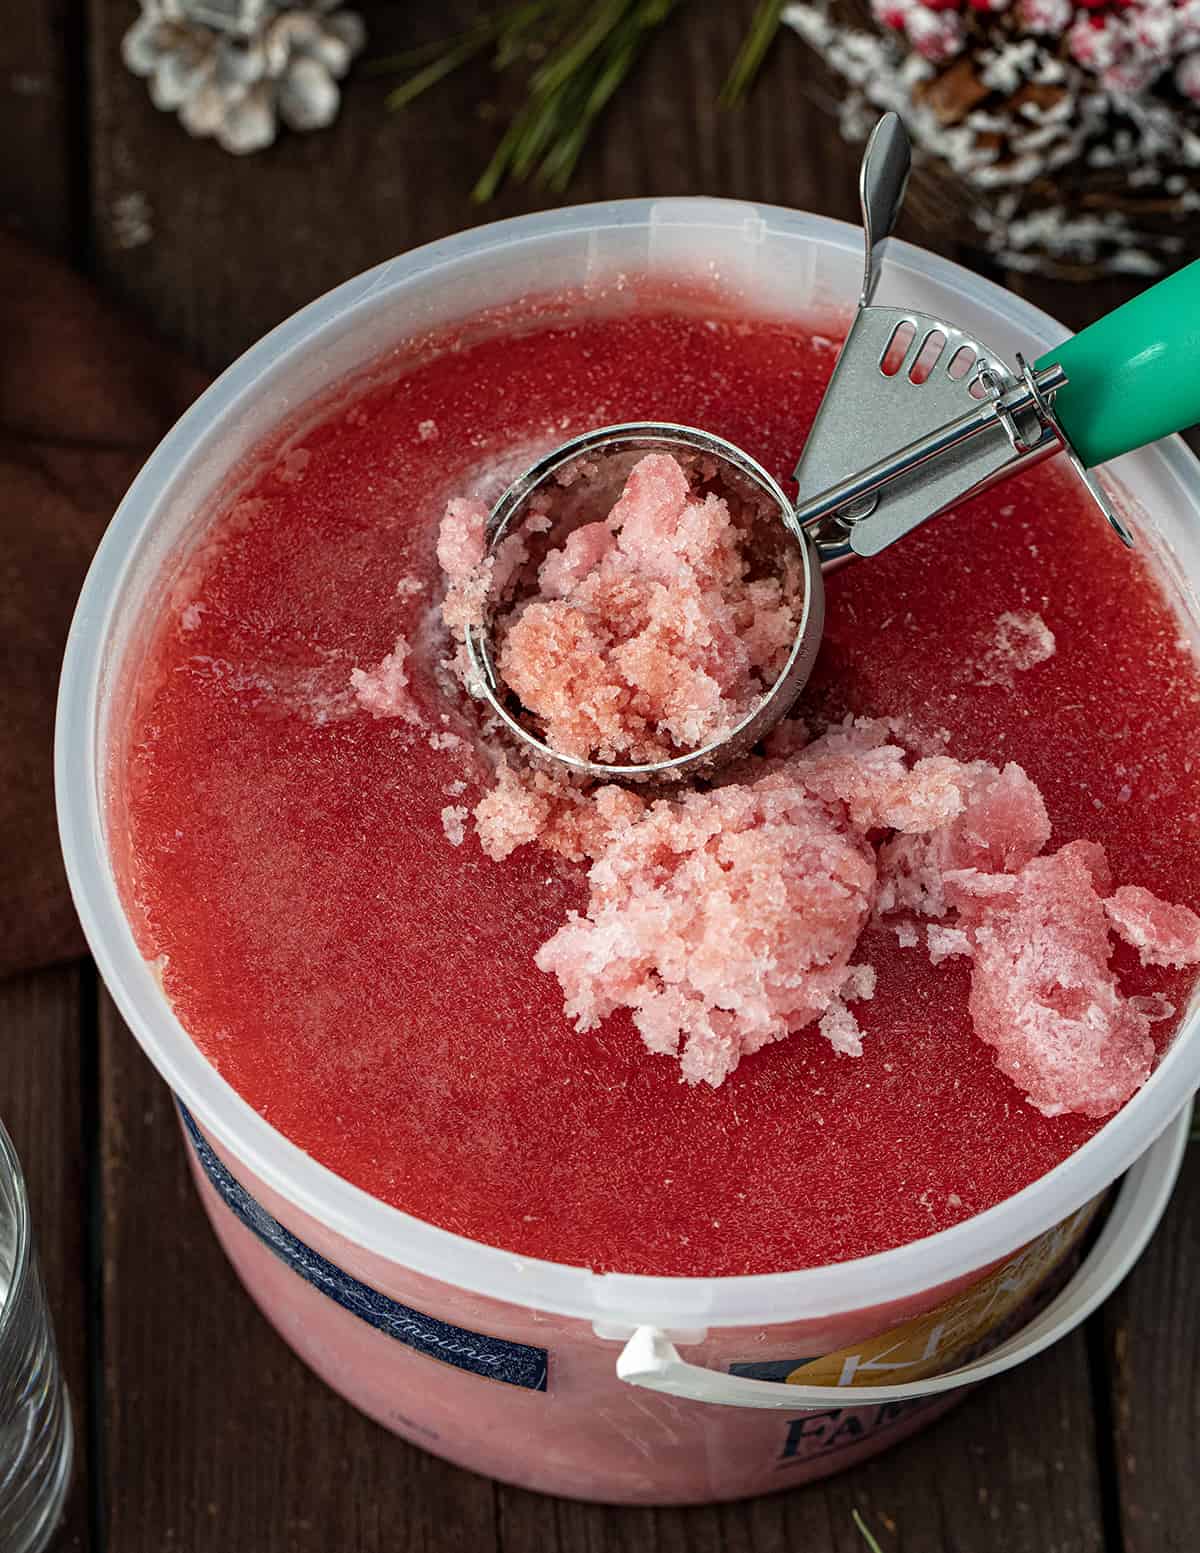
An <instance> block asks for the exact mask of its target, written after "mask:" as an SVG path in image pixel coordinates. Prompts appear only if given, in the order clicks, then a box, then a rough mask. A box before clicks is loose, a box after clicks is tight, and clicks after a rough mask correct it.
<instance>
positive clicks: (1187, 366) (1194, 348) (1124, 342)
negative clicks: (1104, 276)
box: [1034, 259, 1200, 469]
mask: <svg viewBox="0 0 1200 1553" xmlns="http://www.w3.org/2000/svg"><path fill="white" fill-rule="evenodd" d="M1056 362H1057V363H1058V364H1059V365H1060V366H1062V368H1063V369H1064V370H1065V372H1066V374H1067V378H1068V381H1067V383H1066V384H1064V386H1063V387H1062V388H1060V389H1059V390H1058V392H1057V393H1056V394H1055V396H1054V409H1055V413H1056V414H1057V415H1058V418H1059V420H1060V422H1061V423H1062V427H1063V430H1064V431H1065V432H1066V433H1067V435H1068V436H1069V437H1070V439H1071V441H1072V442H1073V443H1074V445H1075V451H1076V452H1077V453H1078V454H1079V456H1080V458H1081V459H1082V460H1083V463H1084V467H1085V468H1087V469H1091V468H1092V467H1093V466H1094V465H1096V464H1103V463H1105V462H1107V460H1108V459H1110V458H1118V457H1119V456H1120V455H1121V454H1122V453H1130V452H1132V451H1133V449H1134V448H1141V447H1145V445H1146V444H1147V443H1148V442H1156V441H1157V440H1158V438H1159V437H1166V436H1169V435H1170V434H1171V433H1172V432H1175V431H1184V430H1185V429H1186V428H1187V427H1189V426H1194V425H1195V424H1196V423H1197V422H1200V259H1197V260H1196V261H1195V262H1194V263H1193V264H1189V265H1188V266H1187V267H1186V268H1185V269H1182V270H1179V271H1177V273H1176V274H1174V275H1170V276H1168V277H1167V279H1166V280H1160V281H1159V282H1158V284H1157V285H1156V286H1151V287H1150V289H1149V291H1143V292H1142V294H1141V296H1138V297H1134V299H1133V301H1132V302H1126V303H1125V305H1124V306H1123V307H1119V308H1117V309H1116V311H1115V312H1112V313H1109V314H1108V316H1107V317H1106V318H1101V319H1100V320H1099V322H1097V323H1094V324H1092V325H1091V326H1090V327H1089V328H1087V329H1085V330H1084V331H1083V333H1082V334H1077V335H1076V336H1075V337H1074V339H1071V340H1067V341H1066V342H1065V343H1064V344H1062V345H1056V346H1055V347H1054V349H1053V350H1048V351H1047V352H1046V353H1045V355H1044V356H1039V357H1038V359H1037V361H1036V362H1035V364H1034V365H1035V367H1036V368H1037V369H1038V370H1039V371H1040V370H1041V369H1042V368H1043V367H1050V366H1053V365H1054V364H1055V363H1056Z"/></svg>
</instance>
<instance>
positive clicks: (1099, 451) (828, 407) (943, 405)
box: [466, 113, 1200, 781]
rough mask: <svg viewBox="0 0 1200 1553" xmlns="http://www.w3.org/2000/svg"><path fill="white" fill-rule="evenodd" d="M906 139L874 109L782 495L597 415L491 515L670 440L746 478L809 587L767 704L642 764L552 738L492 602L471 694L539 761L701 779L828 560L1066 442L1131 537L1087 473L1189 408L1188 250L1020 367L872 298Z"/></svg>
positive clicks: (706, 444) (898, 531)
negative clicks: (493, 615) (836, 284)
mask: <svg viewBox="0 0 1200 1553" xmlns="http://www.w3.org/2000/svg"><path fill="white" fill-rule="evenodd" d="M909 168H910V152H909V143H908V137H907V134H906V132H905V129H904V126H903V124H902V122H901V120H900V119H899V117H898V116H897V115H896V114H894V113H889V114H886V115H885V116H884V117H883V118H882V119H881V120H880V121H879V123H878V124H877V125H876V127H875V130H874V132H873V134H872V136H871V139H870V141H869V142H868V144H867V148H866V151H865V153H864V155H863V162H862V171H861V176H860V196H861V204H862V216H863V229H864V238H865V250H866V257H865V266H864V274H863V285H862V291H861V293H860V296H859V301H858V309H857V312H856V314H855V318H854V322H853V324H852V326H851V329H850V332H849V334H848V335H847V337H846V341H845V344H844V345H843V347H842V350H841V353H840V355H839V356H838V360H837V364H836V366H835V368H834V372H833V375H832V377H831V378H830V381H829V385H828V388H827V389H826V392H825V395H824V397H823V399H822V401H821V405H820V408H819V410H818V412H817V416H816V419H815V421H814V423H813V426H812V429H811V431H810V433H809V436H808V439H807V441H806V442H805V445H804V448H803V451H802V453H801V455H800V458H799V462H798V463H797V466H796V471H795V477H796V481H797V487H798V491H797V496H796V498H795V499H794V500H791V499H789V498H788V496H787V495H786V494H785V492H784V491H783V489H782V487H781V486H780V485H779V484H778V482H777V481H776V480H775V479H774V478H773V477H772V476H771V475H770V474H769V473H768V471H767V470H765V469H764V468H763V467H762V466H761V465H760V464H759V463H758V462H757V461H756V460H755V459H753V458H752V457H751V456H750V455H749V454H748V453H746V452H745V451H744V450H743V449H741V448H739V447H736V446H735V445H734V444H733V443H730V442H727V441H725V440H724V439H723V438H720V437H716V436H714V435H712V434H711V433H710V432H707V431H704V430H701V429H698V428H695V427H690V426H676V425H670V424H667V423H663V422H640V423H636V424H627V425H619V426H605V427H600V428H598V429H596V430H593V431H589V432H586V433H584V434H583V435H582V436H579V437H575V438H573V439H572V440H571V441H569V442H565V443H563V444H561V445H560V446H558V447H556V448H555V449H553V450H552V451H551V452H550V453H548V454H547V455H546V456H545V457H544V458H542V459H540V460H539V461H538V462H537V463H536V464H534V465H533V466H532V467H531V468H530V469H528V470H526V471H525V473H524V474H522V475H521V476H520V477H519V478H518V479H517V480H515V481H514V482H513V483H512V484H511V485H510V486H509V487H508V489H507V490H506V491H505V492H504V494H503V495H502V496H501V498H500V500H499V501H498V502H497V503H496V505H495V507H494V508H493V509H492V512H491V514H490V518H489V523H488V529H487V542H488V547H489V552H490V553H492V554H495V553H497V552H498V551H499V547H500V546H501V545H503V544H504V542H505V540H506V539H508V538H510V537H511V536H512V535H513V534H515V533H517V532H518V531H525V530H526V525H527V519H528V518H529V517H530V516H531V515H532V514H535V513H536V511H537V502H538V498H539V495H540V494H541V493H544V492H545V491H546V489H547V487H548V486H550V485H551V484H552V482H555V481H556V480H561V478H562V475H563V471H564V470H566V469H568V468H569V467H570V466H571V465H572V464H573V463H575V462H577V461H579V460H583V459H586V460H591V461H593V462H595V461H602V460H605V459H613V460H616V461H618V462H619V461H620V460H621V459H623V458H627V457H628V456H629V455H631V454H644V453H649V452H655V451H658V452H666V453H671V454H674V455H675V456H676V457H678V458H680V459H684V460H686V459H695V458H696V457H697V456H700V457H703V458H705V459H706V460H709V461H710V467H712V468H713V469H715V470H716V471H717V472H718V478H719V479H720V480H721V481H723V482H725V483H727V484H730V485H732V486H735V487H740V488H741V489H743V490H748V491H752V492H753V493H754V495H755V498H756V499H757V500H758V501H759V502H760V504H761V510H762V511H763V513H765V514H768V515H769V516H770V518H771V519H773V518H777V520H778V524H779V530H778V534H779V535H781V536H783V537H784V539H785V541H786V543H787V544H788V545H789V546H791V547H794V549H795V553H796V556H797V557H798V559H799V575H800V577H801V579H802V588H803V598H802V600H801V601H800V604H799V607H798V608H797V610H796V622H797V624H796V633H795V639H794V641H793V644H792V649H791V652H790V654H789V655H788V657H787V661H786V663H785V664H784V666H783V668H782V669H781V671H780V673H779V674H778V677H777V678H776V679H775V680H774V682H773V683H772V684H771V685H770V687H769V688H768V689H767V690H766V691H765V692H764V694H763V696H762V698H761V700H760V701H759V702H758V704H757V706H755V707H754V708H753V709H752V710H751V711H750V712H749V713H747V714H746V715H745V716H744V717H743V718H742V719H741V720H740V721H739V722H738V723H737V724H736V725H735V726H733V727H731V728H730V729H729V730H728V731H726V732H724V733H722V735H721V736H720V737H719V738H717V739H714V740H711V741H709V742H707V743H704V744H703V745H701V746H699V747H697V748H695V749H688V750H685V751H682V752H680V753H678V754H675V755H672V756H670V757H669V758H666V759H662V760H656V761H653V762H649V763H646V764H630V765H617V764H607V763H604V762H602V761H595V760H590V759H586V758H582V757H580V756H579V755H577V754H568V753H565V752H563V751H561V750H558V749H555V748H554V747H553V745H552V744H551V743H549V742H547V741H546V740H545V739H544V738H542V737H541V736H540V734H539V732H538V731H537V730H536V728H535V727H533V726H531V722H530V720H529V719H528V718H527V717H524V716H523V715H522V711H521V708H520V706H519V704H517V702H516V698H515V697H514V696H513V695H512V694H511V693H510V691H509V689H508V687H506V685H505V684H504V682H503V680H502V678H501V677H500V675H499V674H498V671H497V666H496V661H495V656H494V653H493V650H492V640H491V629H490V615H489V614H488V613H486V612H485V616H484V620H483V623H482V624H481V625H472V626H470V627H469V628H468V630H467V634H466V645H467V651H468V655H469V657H470V661H471V664H472V667H473V669H474V671H475V672H474V678H475V680H476V682H477V687H478V693H479V694H480V695H481V696H482V698H483V699H484V700H485V701H486V702H487V703H488V705H489V707H490V709H491V711H492V712H493V713H494V714H495V716H496V717H497V718H499V719H500V721H501V722H502V723H503V724H504V725H505V726H506V727H507V728H508V730H509V731H510V732H511V733H512V734H513V736H514V737H516V738H517V739H519V740H521V741H522V742H523V743H524V744H525V745H526V746H527V747H529V748H531V749H532V750H533V751H534V752H536V754H537V755H539V756H540V757H543V758H546V759H549V760H551V761H556V762H559V763H561V764H564V765H566V766H568V767H570V768H571V769H573V770H575V771H577V772H581V773H583V774H585V775H587V776H591V777H595V778H597V779H602V780H614V779H615V780H657V781H672V780H678V779H680V778H683V777H686V776H696V775H702V774H704V773H705V772H708V771H711V770H713V769H715V768H716V766H718V765H719V764H720V763H722V762H724V761H727V760H729V759H731V758H733V757H735V756H736V755H738V754H741V753H744V752H745V750H747V749H748V748H750V747H751V746H752V745H754V744H755V743H756V742H758V740H760V739H761V738H763V737H764V736H765V735H766V734H767V733H768V732H770V730H771V729H772V728H773V727H774V726H775V725H776V724H777V723H778V722H779V720H780V719H781V718H782V717H783V716H784V715H785V713H786V712H787V711H788V710H789V708H790V707H791V706H792V704H793V703H794V702H795V699H796V697H797V696H798V695H799V693H800V691H801V690H802V689H803V687H804V684H805V682H806V680H807V678H808V676H809V673H810V672H811V670H812V666H813V664H814V662H815V660H816V656H817V652H818V650H819V647H820V642H821V633H822V630H823V626H824V584H823V575H822V574H823V572H824V571H827V570H829V569H831V568H832V567H834V566H836V565H838V564H840V563H841V562H843V561H846V560H848V559H850V558H851V557H852V556H856V555H857V556H873V555H878V554H879V553H880V552H881V551H882V550H885V549H886V548H887V547H888V546H889V545H892V544H894V543H895V542H896V541H897V540H899V539H902V538H903V537H904V536H905V535H906V534H908V533H910V532H911V531H912V530H913V529H914V528H916V527H917V526H918V525H920V524H921V523H924V522H926V521H927V520H928V519H929V518H932V517H935V516H937V515H938V514H939V513H943V512H946V511H947V510H948V509H950V508H951V507H954V506H955V505H957V504H958V503H959V502H961V501H963V500H964V499H966V498H967V497H969V496H971V495H972V494H974V493H975V492H977V491H980V490H982V489H984V488H985V487H987V486H990V485H993V484H995V483H996V482H997V481H1000V480H1004V479H1007V478H1009V477H1010V476H1012V475H1013V474H1015V473H1017V472H1018V471H1019V470H1022V469H1025V468H1028V467H1029V466H1030V465H1032V464H1035V463H1038V462H1040V461H1041V460H1042V459H1045V458H1049V457H1051V456H1052V455H1054V454H1056V453H1059V452H1065V453H1066V454H1067V456H1068V457H1069V458H1070V460H1071V462H1072V464H1073V465H1074V467H1075V470H1076V472H1077V473H1078V475H1079V477H1080V478H1081V479H1082V480H1083V481H1084V483H1085V484H1086V486H1087V488H1088V490H1089V492H1090V493H1091V495H1092V497H1093V499H1094V500H1095V502H1096V504H1097V506H1098V508H1099V509H1100V511H1101V512H1102V513H1103V515H1104V517H1105V518H1106V520H1107V521H1108V523H1109V524H1110V525H1111V527H1112V528H1113V530H1114V531H1115V532H1116V534H1117V535H1118V536H1119V537H1120V538H1121V540H1122V541H1123V542H1124V543H1125V544H1126V545H1130V544H1132V542H1133V541H1132V537H1131V535H1130V534H1129V531H1128V529H1127V528H1126V526H1125V523H1124V521H1123V519H1122V518H1121V516H1120V514H1119V513H1118V512H1117V511H1116V510H1115V508H1114V507H1113V506H1112V504H1111V503H1110V501H1109V499H1108V496H1107V494H1106V493H1105V490H1104V488H1103V486H1102V485H1101V484H1100V482H1099V481H1098V480H1097V479H1096V478H1095V476H1094V475H1093V474H1092V473H1091V471H1092V470H1093V469H1094V468H1095V467H1096V466H1097V465H1099V464H1102V463H1105V462H1107V461H1109V460H1110V459H1114V458H1117V457H1119V456H1120V455H1121V454H1123V453H1127V452H1130V451H1132V450H1133V449H1135V448H1138V447H1142V446H1144V445H1146V444H1147V443H1149V442H1153V441H1155V440H1157V439H1158V438H1159V437H1164V436H1167V435H1170V434H1171V433H1173V432H1177V431H1180V430H1182V429H1184V428H1185V427H1187V426H1190V425H1192V424H1194V423H1195V422H1197V421H1200V261H1197V262H1195V263H1193V264H1191V265H1189V266H1188V267H1186V268H1185V269H1183V270H1181V271H1179V272H1178V273H1177V274H1175V275H1172V276H1170V277H1169V278H1168V279H1166V280H1163V281H1161V282H1159V283H1158V284H1157V285H1155V286H1153V287H1151V288H1150V289H1149V290H1148V291H1145V292H1143V293H1142V295H1140V296H1139V297H1136V298H1135V299H1134V300H1133V301H1132V302H1129V303H1127V304H1126V305H1125V306H1123V307H1121V308H1118V309H1117V310H1116V311H1114V312H1113V313H1110V314H1108V315H1107V316H1106V317H1105V318H1102V319H1100V320H1099V321H1098V322H1096V323H1094V324H1092V325H1090V326H1089V327H1088V328H1087V329H1086V330H1084V331H1083V332H1082V333H1081V334H1078V335H1076V336H1075V337H1074V338H1073V339H1070V340H1067V341H1066V342H1064V343H1063V344H1062V345H1059V346H1056V347H1054V348H1053V349H1052V350H1049V351H1046V352H1044V353H1043V354H1042V355H1041V356H1040V357H1039V358H1038V359H1037V360H1036V361H1035V362H1033V363H1032V364H1030V363H1028V362H1026V361H1025V359H1024V358H1023V357H1022V356H1020V355H1019V354H1018V356H1017V358H1016V370H1015V371H1014V370H1013V369H1012V368H1010V367H1009V365H1008V364H1007V363H1006V361H1005V360H1004V359H1003V357H1001V356H1000V355H998V354H997V353H996V352H994V351H992V350H990V349H989V348H988V347H987V346H986V345H985V344H983V343H982V342H981V341H979V340H978V339H976V338H974V337H973V336H971V335H969V334H967V333H966V332H965V331H964V330H962V329H960V328H958V327H957V326H956V325H955V324H953V323H951V322H949V321H948V320H946V319H942V318H937V317H934V316H932V315H930V314H927V313H923V312H919V311H916V310H913V309H909V308H903V307H892V306H886V307H885V306H879V305H877V304H876V303H875V302H874V296H875V292H876V289H877V286H878V282H879V278H880V270H881V262H882V257H883V252H884V248H885V245H886V243H887V240H888V238H889V237H890V235H891V233H892V231H893V229H894V227H895V224H896V220H897V217H898V215H899V212H900V207H901V204H902V202H903V198H904V191H905V187H906V184H907V181H908V174H909Z"/></svg>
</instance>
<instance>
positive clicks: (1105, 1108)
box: [945, 841, 1154, 1116]
mask: <svg viewBox="0 0 1200 1553" xmlns="http://www.w3.org/2000/svg"><path fill="white" fill-rule="evenodd" d="M1107 872H1108V870H1107V864H1106V862H1105V860H1104V854H1103V851H1102V850H1101V849H1100V848H1099V847H1096V846H1095V845H1094V843H1091V842H1085V841H1075V842H1072V843H1070V845H1068V846H1065V847H1062V848H1060V850H1059V851H1057V852H1055V853H1053V854H1052V855H1051V856H1049V857H1038V858H1034V859H1033V860H1032V861H1030V862H1028V863H1026V864H1025V866H1024V867H1023V868H1022V869H1021V870H1020V872H1019V873H1016V874H985V873H981V872H980V871H979V870H977V869H974V868H967V869H961V870H958V871H955V872H951V873H950V874H948V875H947V877H946V880H945V891H946V897H947V900H948V901H949V902H950V903H951V904H952V905H953V906H955V907H957V909H958V920H959V924H960V926H961V927H963V928H964V929H965V930H966V932H967V934H968V936H969V937H970V939H971V943H972V948H973V954H974V967H973V971H972V977H971V1002H970V1008H971V1018H972V1021H973V1022H974V1025H975V1030H976V1033H977V1034H978V1035H979V1037H980V1038H981V1039H982V1040H984V1041H986V1042H987V1043H988V1044H989V1045H990V1046H993V1047H994V1048H995V1050H996V1064H997V1066H998V1067H999V1068H1000V1070H1001V1072H1003V1073H1005V1074H1007V1076H1008V1077H1009V1078H1011V1079H1012V1081H1013V1083H1014V1084H1017V1085H1019V1086H1020V1088H1022V1089H1023V1090H1024V1091H1025V1094H1026V1097H1027V1098H1028V1100H1029V1101H1030V1103H1031V1104H1032V1105H1034V1106H1036V1107H1037V1109H1038V1110H1039V1111H1041V1112H1043V1113H1044V1114H1045V1115H1046V1116H1057V1115H1060V1114H1061V1113H1062V1112H1065V1111H1076V1112H1079V1113H1080V1114H1082V1115H1084V1116H1107V1115H1108V1114H1109V1113H1110V1112H1112V1111H1115V1110H1116V1109H1117V1108H1118V1107H1119V1106H1120V1105H1122V1104H1124V1102H1125V1101H1126V1100H1128V1098H1129V1097H1130V1095H1132V1094H1133V1093H1134V1091H1135V1090H1137V1089H1138V1088H1139V1087H1140V1086H1141V1085H1142V1084H1143V1083H1144V1082H1145V1080H1146V1079H1147V1077H1148V1076H1149V1073H1150V1068H1151V1065H1152V1063H1153V1060H1154V1042H1153V1041H1152V1040H1151V1039H1150V1035H1149V1028H1150V1021H1149V1020H1148V1019H1147V1018H1146V1016H1145V1014H1144V1013H1142V1012H1141V1011H1140V1010H1139V1009H1137V1008H1136V1007H1134V1006H1133V1004H1132V1003H1131V1002H1130V1001H1129V1000H1128V999H1126V998H1124V997H1123V996H1122V994H1121V991H1120V989H1119V987H1118V985H1117V979H1116V977H1115V975H1114V974H1113V972H1112V970H1111V968H1110V966H1109V954H1110V945H1109V938H1108V918H1107V915H1106V912H1105V906H1104V903H1103V901H1102V899H1101V895H1100V893H1099V892H1100V890H1102V889H1105V888H1106V886H1107V883H1108V881H1107Z"/></svg>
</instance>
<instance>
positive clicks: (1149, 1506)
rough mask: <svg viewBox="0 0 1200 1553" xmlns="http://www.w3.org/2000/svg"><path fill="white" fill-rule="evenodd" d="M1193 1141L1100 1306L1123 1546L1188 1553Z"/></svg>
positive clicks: (1199, 1221)
mask: <svg viewBox="0 0 1200 1553" xmlns="http://www.w3.org/2000/svg"><path fill="white" fill-rule="evenodd" d="M1198 1276H1200V1144H1193V1145H1192V1149H1191V1152H1190V1153H1189V1155H1188V1157H1187V1158H1186V1159H1185V1161H1184V1167H1183V1173H1182V1175H1181V1176H1180V1180H1179V1185H1178V1187H1177V1188H1176V1191H1175V1196H1174V1199H1173V1201H1172V1203H1171V1206H1170V1208H1169V1209H1168V1210H1167V1215H1166V1218H1165V1219H1164V1220H1163V1223H1162V1227H1161V1228H1160V1229H1159V1232H1158V1234H1157V1235H1156V1236H1155V1237H1154V1240H1153V1242H1152V1243H1151V1245H1150V1248H1149V1250H1148V1251H1147V1252H1146V1255H1145V1256H1144V1257H1143V1259H1142V1261H1141V1262H1140V1263H1139V1264H1138V1266H1137V1268H1136V1269H1135V1270H1134V1272H1133V1273H1132V1274H1131V1275H1130V1277H1129V1279H1128V1281H1127V1282H1126V1284H1125V1285H1124V1286H1123V1287H1122V1288H1121V1289H1120V1290H1119V1291H1118V1292H1117V1294H1116V1295H1115V1296H1114V1298H1113V1299H1111V1300H1110V1301H1109V1303H1108V1305H1107V1306H1106V1308H1105V1311H1104V1331H1105V1340H1106V1345H1107V1351H1108V1357H1109V1361H1110V1364H1111V1369H1112V1377H1113V1408H1112V1423H1113V1442H1112V1444H1113V1458H1114V1462H1115V1468H1116V1486H1117V1497H1118V1502H1119V1509H1120V1519H1121V1529H1122V1534H1123V1538H1124V1553H1191V1550H1192V1549H1194V1548H1195V1547H1196V1543H1197V1537H1198V1534H1200V1483H1198V1482H1197V1478H1196V1462H1197V1460H1198V1459H1200V1330H1198V1328H1197V1323H1196V1281H1197V1277H1198Z"/></svg>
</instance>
